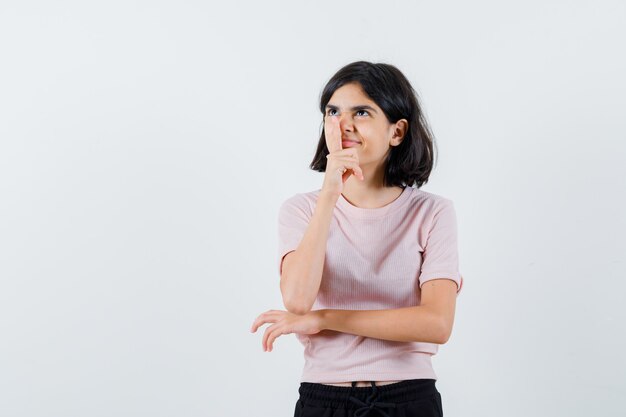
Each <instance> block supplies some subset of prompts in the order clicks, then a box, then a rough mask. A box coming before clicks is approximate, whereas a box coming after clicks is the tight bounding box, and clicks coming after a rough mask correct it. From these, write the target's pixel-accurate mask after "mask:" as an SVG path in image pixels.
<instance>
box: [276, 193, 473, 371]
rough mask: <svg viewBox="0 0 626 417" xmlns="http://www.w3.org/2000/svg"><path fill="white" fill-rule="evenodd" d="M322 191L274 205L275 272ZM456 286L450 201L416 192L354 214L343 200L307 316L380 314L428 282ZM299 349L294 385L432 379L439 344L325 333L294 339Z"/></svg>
mask: <svg viewBox="0 0 626 417" xmlns="http://www.w3.org/2000/svg"><path fill="white" fill-rule="evenodd" d="M320 191H321V190H319V189H318V190H315V191H310V192H306V193H298V194H295V195H294V196H292V197H290V198H288V199H287V200H285V201H284V202H283V204H282V205H281V206H280V209H279V214H278V270H279V274H280V271H281V268H282V260H283V257H284V256H285V255H286V254H287V253H288V252H291V251H293V250H295V249H297V247H298V245H299V243H300V241H301V240H302V236H303V235H304V232H305V231H306V228H307V225H308V223H309V220H310V218H311V216H312V214H313V210H314V208H315V205H316V202H317V198H318V196H319V193H320ZM444 277H445V278H449V279H451V280H454V281H455V282H456V283H457V295H458V293H459V292H460V291H461V288H462V285H463V277H462V276H461V274H460V272H459V258H458V249H457V224H456V213H455V209H454V205H453V202H452V200H449V199H447V198H444V197H441V196H439V195H436V194H432V193H428V192H426V191H422V190H420V189H418V188H415V187H405V189H404V191H403V192H402V194H400V196H399V197H398V198H396V199H395V200H394V201H392V202H391V203H389V204H387V205H386V206H383V207H379V208H360V207H356V206H354V205H352V204H351V203H349V202H348V200H346V199H345V198H344V197H343V195H341V196H340V197H339V199H338V200H337V204H336V206H335V209H334V211H333V218H332V221H331V224H330V229H329V233H328V241H327V244H326V256H325V260H324V269H323V273H322V281H321V285H320V290H319V292H318V295H317V298H316V300H315V303H314V304H313V307H312V310H319V309H323V308H330V309H341V310H383V309H394V308H401V307H409V306H416V305H419V304H420V292H421V290H420V288H421V285H422V284H423V283H424V282H426V281H428V280H431V279H434V278H444ZM295 335H296V337H297V339H298V340H299V341H300V342H301V343H302V344H303V345H304V359H305V365H304V370H303V372H302V376H301V382H316V383H337V382H348V381H390V380H405V379H419V378H430V379H437V376H436V374H435V371H434V370H433V367H432V364H431V356H432V355H434V354H436V353H437V349H438V347H439V345H437V344H434V343H421V342H397V341H390V340H383V339H375V338H370V337H365V336H358V335H353V334H348V333H342V332H337V331H332V330H323V331H321V332H319V333H317V334H314V335H302V334H299V333H295Z"/></svg>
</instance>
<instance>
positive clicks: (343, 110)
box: [324, 82, 408, 165]
mask: <svg viewBox="0 0 626 417" xmlns="http://www.w3.org/2000/svg"><path fill="white" fill-rule="evenodd" d="M330 117H337V118H339V125H340V127H341V138H342V140H352V141H357V142H360V143H357V144H354V143H347V142H342V148H346V147H348V146H349V147H355V148H356V149H357V152H358V155H359V164H360V165H362V164H366V163H368V162H380V161H382V160H384V158H385V157H386V155H387V153H388V152H389V151H390V147H391V146H397V145H398V144H399V143H400V142H401V141H402V137H403V136H404V132H405V131H406V127H407V126H408V124H407V121H406V119H401V120H399V121H398V122H396V123H389V121H388V120H387V117H386V116H385V114H384V113H383V111H382V109H381V108H380V107H378V105H377V104H376V103H375V102H374V101H372V100H371V99H370V98H369V97H368V96H367V95H366V94H365V92H364V91H363V89H362V88H361V85H360V84H359V83H355V82H353V83H349V84H344V85H343V86H341V87H340V88H338V89H337V90H335V92H334V93H333V95H332V97H331V98H330V100H329V101H328V104H327V105H326V113H325V115H324V129H325V131H326V125H327V124H328V123H329V118H330ZM328 141H329V138H328V137H326V146H327V148H328V149H333V148H332V147H331V146H330V145H331V144H329V143H328Z"/></svg>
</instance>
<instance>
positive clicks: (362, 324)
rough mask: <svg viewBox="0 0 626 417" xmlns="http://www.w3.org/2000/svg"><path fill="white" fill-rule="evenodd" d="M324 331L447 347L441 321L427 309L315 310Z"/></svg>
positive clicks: (414, 307)
mask: <svg viewBox="0 0 626 417" xmlns="http://www.w3.org/2000/svg"><path fill="white" fill-rule="evenodd" d="M315 313H316V314H318V315H319V319H320V324H321V327H322V329H328V330H335V331H338V332H342V333H350V334H355V335H359V336H367V337H372V338H376V339H383V340H392V341H398V342H426V343H437V344H443V343H445V342H446V341H445V336H444V325H443V320H442V318H441V317H440V316H439V315H438V314H435V313H434V312H432V311H431V310H429V309H428V308H426V307H424V306H413V307H403V308H397V309H389V310H335V309H322V310H315Z"/></svg>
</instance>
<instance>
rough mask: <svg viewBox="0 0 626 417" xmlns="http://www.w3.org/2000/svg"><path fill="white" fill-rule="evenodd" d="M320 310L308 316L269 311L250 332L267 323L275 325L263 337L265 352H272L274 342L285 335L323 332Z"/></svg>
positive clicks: (259, 318)
mask: <svg viewBox="0 0 626 417" xmlns="http://www.w3.org/2000/svg"><path fill="white" fill-rule="evenodd" d="M318 311H319V310H313V311H309V312H308V313H306V314H303V315H299V314H293V313H290V312H288V311H282V310H269V311H266V312H265V313H263V314H261V315H259V316H258V317H257V318H256V320H254V323H252V328H251V329H250V331H251V332H252V333H254V332H256V330H257V329H258V328H259V327H260V326H261V325H262V324H265V323H274V324H272V325H271V326H269V327H268V328H266V329H265V334H264V335H263V351H267V352H271V351H272V347H273V344H274V340H275V339H276V338H277V337H278V336H281V335H283V334H290V333H300V334H316V333H319V332H320V331H322V330H323V329H322V321H321V317H320V315H319V314H318Z"/></svg>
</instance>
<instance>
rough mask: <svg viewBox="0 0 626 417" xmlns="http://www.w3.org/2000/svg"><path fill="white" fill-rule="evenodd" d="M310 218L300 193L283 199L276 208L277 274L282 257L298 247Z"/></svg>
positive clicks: (280, 268)
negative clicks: (277, 208)
mask: <svg viewBox="0 0 626 417" xmlns="http://www.w3.org/2000/svg"><path fill="white" fill-rule="evenodd" d="M310 219H311V209H310V206H309V204H308V202H307V201H306V199H305V198H304V196H303V195H302V194H296V195H294V196H293V197H291V198H289V199H287V200H285V201H284V202H283V203H282V204H281V206H280V208H279V210H278V275H279V276H280V275H281V273H282V264H283V258H284V257H285V255H287V254H288V253H289V252H291V251H294V250H296V249H297V248H298V245H299V244H300V241H301V240H302V237H303V236H304V232H305V231H306V228H307V227H308V225H309V221H310Z"/></svg>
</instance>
